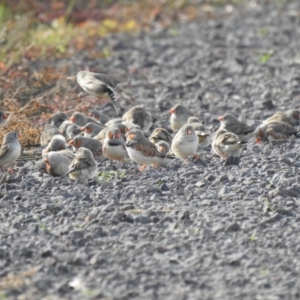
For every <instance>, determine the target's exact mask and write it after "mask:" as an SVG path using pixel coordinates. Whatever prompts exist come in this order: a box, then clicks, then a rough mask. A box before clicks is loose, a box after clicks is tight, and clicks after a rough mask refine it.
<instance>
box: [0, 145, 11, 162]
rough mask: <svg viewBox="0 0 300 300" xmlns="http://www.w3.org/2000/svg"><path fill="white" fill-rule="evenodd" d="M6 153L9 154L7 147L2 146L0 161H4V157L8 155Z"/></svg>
mask: <svg viewBox="0 0 300 300" xmlns="http://www.w3.org/2000/svg"><path fill="white" fill-rule="evenodd" d="M8 153H9V147H8V145H3V146H2V147H1V148H0V160H2V159H5V157H6V156H7V155H8Z"/></svg>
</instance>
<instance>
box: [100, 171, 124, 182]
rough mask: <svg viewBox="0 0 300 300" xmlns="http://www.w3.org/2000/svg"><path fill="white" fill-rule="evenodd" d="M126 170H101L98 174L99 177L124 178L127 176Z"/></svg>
mask: <svg viewBox="0 0 300 300" xmlns="http://www.w3.org/2000/svg"><path fill="white" fill-rule="evenodd" d="M125 174H126V173H125V172H120V173H119V172H118V171H109V172H100V173H99V174H98V179H100V180H101V179H104V180H110V179H111V178H115V177H116V178H122V177H124V176H125Z"/></svg>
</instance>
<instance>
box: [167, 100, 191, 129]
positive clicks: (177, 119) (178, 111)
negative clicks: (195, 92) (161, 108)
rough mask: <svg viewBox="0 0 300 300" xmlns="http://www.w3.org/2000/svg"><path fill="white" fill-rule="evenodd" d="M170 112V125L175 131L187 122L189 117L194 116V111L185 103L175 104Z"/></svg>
mask: <svg viewBox="0 0 300 300" xmlns="http://www.w3.org/2000/svg"><path fill="white" fill-rule="evenodd" d="M169 113H170V114H171V116H170V125H171V128H172V129H173V130H174V131H177V130H179V129H180V128H181V126H183V125H184V124H186V123H187V120H188V118H189V117H191V116H193V114H192V112H191V111H190V110H189V109H188V108H187V107H186V106H184V105H181V104H176V105H175V106H173V107H172V108H171V109H170V110H169Z"/></svg>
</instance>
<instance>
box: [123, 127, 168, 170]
mask: <svg viewBox="0 0 300 300" xmlns="http://www.w3.org/2000/svg"><path fill="white" fill-rule="evenodd" d="M126 138H127V142H126V144H125V146H126V149H127V152H128V156H129V157H130V159H131V160H133V161H135V162H137V163H138V164H141V165H142V166H141V167H140V169H139V170H140V171H143V170H144V169H145V168H146V166H147V165H152V166H153V167H154V168H155V167H157V166H156V163H157V161H158V160H159V158H163V157H164V155H163V154H161V153H160V152H159V151H158V150H157V148H156V146H155V145H154V144H153V143H151V142H150V141H149V140H147V139H146V138H145V136H144V134H143V132H142V131H140V130H139V129H131V130H130V131H128V132H127V134H126Z"/></svg>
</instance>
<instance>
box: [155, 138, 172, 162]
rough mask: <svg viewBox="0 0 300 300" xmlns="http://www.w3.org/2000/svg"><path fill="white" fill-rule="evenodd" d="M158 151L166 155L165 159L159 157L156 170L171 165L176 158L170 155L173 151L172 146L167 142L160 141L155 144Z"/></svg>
mask: <svg viewBox="0 0 300 300" xmlns="http://www.w3.org/2000/svg"><path fill="white" fill-rule="evenodd" d="M155 146H156V148H157V150H158V151H159V152H160V153H161V154H163V155H164V157H159V158H158V159H157V161H156V162H155V163H154V165H155V167H156V168H160V167H167V166H168V165H170V164H171V163H172V162H173V160H174V158H175V156H174V155H169V153H170V151H171V147H170V145H169V144H168V143H167V142H165V141H162V140H161V141H159V142H157V143H156V144H155Z"/></svg>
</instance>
